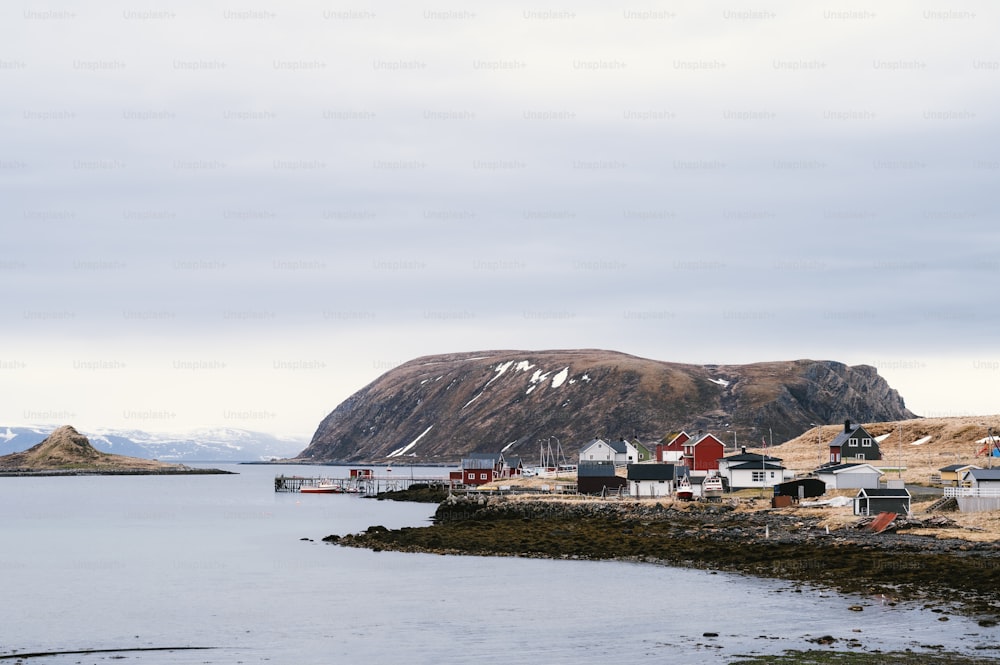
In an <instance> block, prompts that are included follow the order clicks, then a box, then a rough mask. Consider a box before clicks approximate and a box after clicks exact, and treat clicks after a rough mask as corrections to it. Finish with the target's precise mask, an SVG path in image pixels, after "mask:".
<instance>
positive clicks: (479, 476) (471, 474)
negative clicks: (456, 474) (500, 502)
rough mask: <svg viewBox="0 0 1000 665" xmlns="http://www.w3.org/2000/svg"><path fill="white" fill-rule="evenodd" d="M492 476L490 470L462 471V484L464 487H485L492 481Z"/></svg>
mask: <svg viewBox="0 0 1000 665" xmlns="http://www.w3.org/2000/svg"><path fill="white" fill-rule="evenodd" d="M493 475H494V474H493V470H492V469H464V470H463V471H462V483H463V484H465V485H485V484H486V483H488V482H490V481H492V480H493ZM483 476H485V478H484V477H483Z"/></svg>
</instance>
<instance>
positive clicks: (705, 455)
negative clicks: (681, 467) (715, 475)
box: [687, 435, 725, 471]
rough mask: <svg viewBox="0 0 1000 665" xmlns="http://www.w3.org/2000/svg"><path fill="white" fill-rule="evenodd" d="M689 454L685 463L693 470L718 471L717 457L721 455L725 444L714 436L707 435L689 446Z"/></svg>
mask: <svg viewBox="0 0 1000 665" xmlns="http://www.w3.org/2000/svg"><path fill="white" fill-rule="evenodd" d="M688 449H689V451H690V452H691V456H690V457H688V458H687V464H688V466H690V467H691V469H692V470H694V471H718V470H719V458H720V457H722V455H723V453H724V451H725V446H724V445H723V443H722V442H721V441H719V440H718V439H716V438H715V437H714V436H711V435H709V436H708V437H705V438H704V439H702V440H701V441H699V442H698V445H696V446H689V447H688Z"/></svg>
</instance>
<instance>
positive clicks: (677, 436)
mask: <svg viewBox="0 0 1000 665" xmlns="http://www.w3.org/2000/svg"><path fill="white" fill-rule="evenodd" d="M668 436H669V435H668ZM681 437H683V438H684V441H687V440H688V439H690V438H691V435H690V434H688V433H687V432H683V431H682V432H678V433H677V434H674V435H673V436H672V437H671V438H670V440H669V441H667V442H666V443H665V444H664V445H666V446H675V445H676V446H681V445H684V442H683V441H681V442H679V443H675V441H677V440H678V439H680V438H681Z"/></svg>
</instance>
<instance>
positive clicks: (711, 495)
mask: <svg viewBox="0 0 1000 665" xmlns="http://www.w3.org/2000/svg"><path fill="white" fill-rule="evenodd" d="M725 491H726V487H725V485H723V484H722V476H719V475H717V474H712V475H709V476H706V477H705V480H703V481H702V483H701V495H702V496H703V497H705V498H706V499H718V498H720V497H722V495H723V494H724V493H725Z"/></svg>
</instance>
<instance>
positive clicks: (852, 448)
mask: <svg viewBox="0 0 1000 665" xmlns="http://www.w3.org/2000/svg"><path fill="white" fill-rule="evenodd" d="M845 459H855V460H860V461H866V462H867V461H868V460H880V459H882V451H881V449H880V448H879V447H878V441H876V440H875V437H873V436H872V435H871V434H869V433H868V430H866V429H865V428H864V427H862V426H861V425H851V421H850V420H845V421H844V431H843V432H841V433H839V434H838V435H837V436H836V437H835V438H834V439H833V441H831V442H830V464H841V463H842V462H843V460H845Z"/></svg>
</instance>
